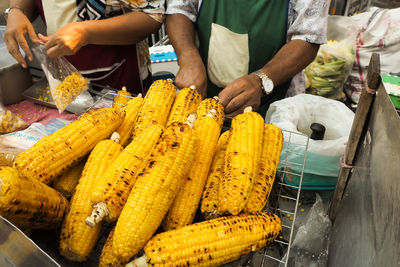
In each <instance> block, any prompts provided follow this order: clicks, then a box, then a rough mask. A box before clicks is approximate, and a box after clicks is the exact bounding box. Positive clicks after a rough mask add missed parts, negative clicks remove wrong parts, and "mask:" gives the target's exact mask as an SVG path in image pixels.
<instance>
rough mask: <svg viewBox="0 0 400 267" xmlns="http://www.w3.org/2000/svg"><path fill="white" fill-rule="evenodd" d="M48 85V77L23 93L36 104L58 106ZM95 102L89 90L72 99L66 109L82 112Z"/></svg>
mask: <svg viewBox="0 0 400 267" xmlns="http://www.w3.org/2000/svg"><path fill="white" fill-rule="evenodd" d="M48 85H49V84H48V82H47V80H46V79H41V80H40V81H38V82H36V83H34V84H33V85H32V86H31V87H29V88H28V89H27V90H25V91H24V92H23V94H22V95H23V97H24V98H25V99H29V100H32V101H33V102H34V103H36V104H40V105H44V106H48V107H51V108H57V107H56V104H55V103H54V100H53V98H52V97H51V94H50V91H49V90H48V89H47V88H48ZM93 104H94V100H93V97H92V95H91V94H90V93H89V91H88V90H87V91H84V92H83V93H82V94H80V95H79V96H78V97H77V98H76V99H75V100H74V101H72V103H71V104H69V105H68V106H67V108H66V109H65V110H66V111H69V112H72V113H75V114H82V113H84V112H86V111H87V110H88V109H89V108H90V107H91V106H93Z"/></svg>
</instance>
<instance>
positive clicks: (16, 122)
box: [0, 91, 26, 134]
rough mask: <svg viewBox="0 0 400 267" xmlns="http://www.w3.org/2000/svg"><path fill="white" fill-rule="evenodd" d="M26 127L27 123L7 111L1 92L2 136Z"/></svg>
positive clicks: (0, 123) (0, 122) (0, 125)
mask: <svg viewBox="0 0 400 267" xmlns="http://www.w3.org/2000/svg"><path fill="white" fill-rule="evenodd" d="M24 126H26V122H25V121H24V120H23V119H21V118H20V117H18V116H17V115H15V114H14V113H12V112H11V111H10V110H8V109H6V108H5V106H4V105H3V99H2V95H1V91H0V134H5V133H11V132H14V131H16V130H18V129H20V128H22V127H24Z"/></svg>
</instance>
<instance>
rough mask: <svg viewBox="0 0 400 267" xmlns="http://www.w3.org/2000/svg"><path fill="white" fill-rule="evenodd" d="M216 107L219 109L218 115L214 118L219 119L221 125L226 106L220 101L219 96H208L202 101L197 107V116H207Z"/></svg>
mask: <svg viewBox="0 0 400 267" xmlns="http://www.w3.org/2000/svg"><path fill="white" fill-rule="evenodd" d="M212 109H215V110H216V111H217V116H215V117H214V119H215V120H216V121H217V123H218V124H219V125H222V123H223V122H224V116H225V113H224V106H222V104H221V103H220V102H219V98H218V97H217V96H214V97H213V98H206V99H204V100H203V101H201V102H200V104H199V106H198V107H197V117H198V118H202V117H205V116H207V113H208V112H209V111H210V110H212Z"/></svg>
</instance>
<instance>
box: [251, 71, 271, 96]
mask: <svg viewBox="0 0 400 267" xmlns="http://www.w3.org/2000/svg"><path fill="white" fill-rule="evenodd" d="M253 73H254V74H255V75H257V76H258V78H260V80H261V90H262V94H263V95H268V93H267V92H266V90H265V88H264V80H265V79H269V77H268V76H267V74H265V73H264V72H262V71H259V70H256V71H254V72H253Z"/></svg>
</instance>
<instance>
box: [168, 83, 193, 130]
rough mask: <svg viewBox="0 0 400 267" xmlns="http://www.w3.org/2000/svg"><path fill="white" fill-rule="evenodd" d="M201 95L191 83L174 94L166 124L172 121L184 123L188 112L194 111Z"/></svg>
mask: <svg viewBox="0 0 400 267" xmlns="http://www.w3.org/2000/svg"><path fill="white" fill-rule="evenodd" d="M200 101H201V95H200V94H199V92H198V91H197V90H196V87H194V86H193V85H192V86H190V87H189V88H183V89H181V90H179V92H178V93H177V94H176V98H175V101H174V104H173V105H172V108H171V112H170V114H169V117H168V120H167V126H168V125H170V124H171V123H173V122H182V123H184V122H185V121H186V119H187V117H188V116H189V114H190V113H193V112H196V110H197V106H198V105H199V103H200Z"/></svg>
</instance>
